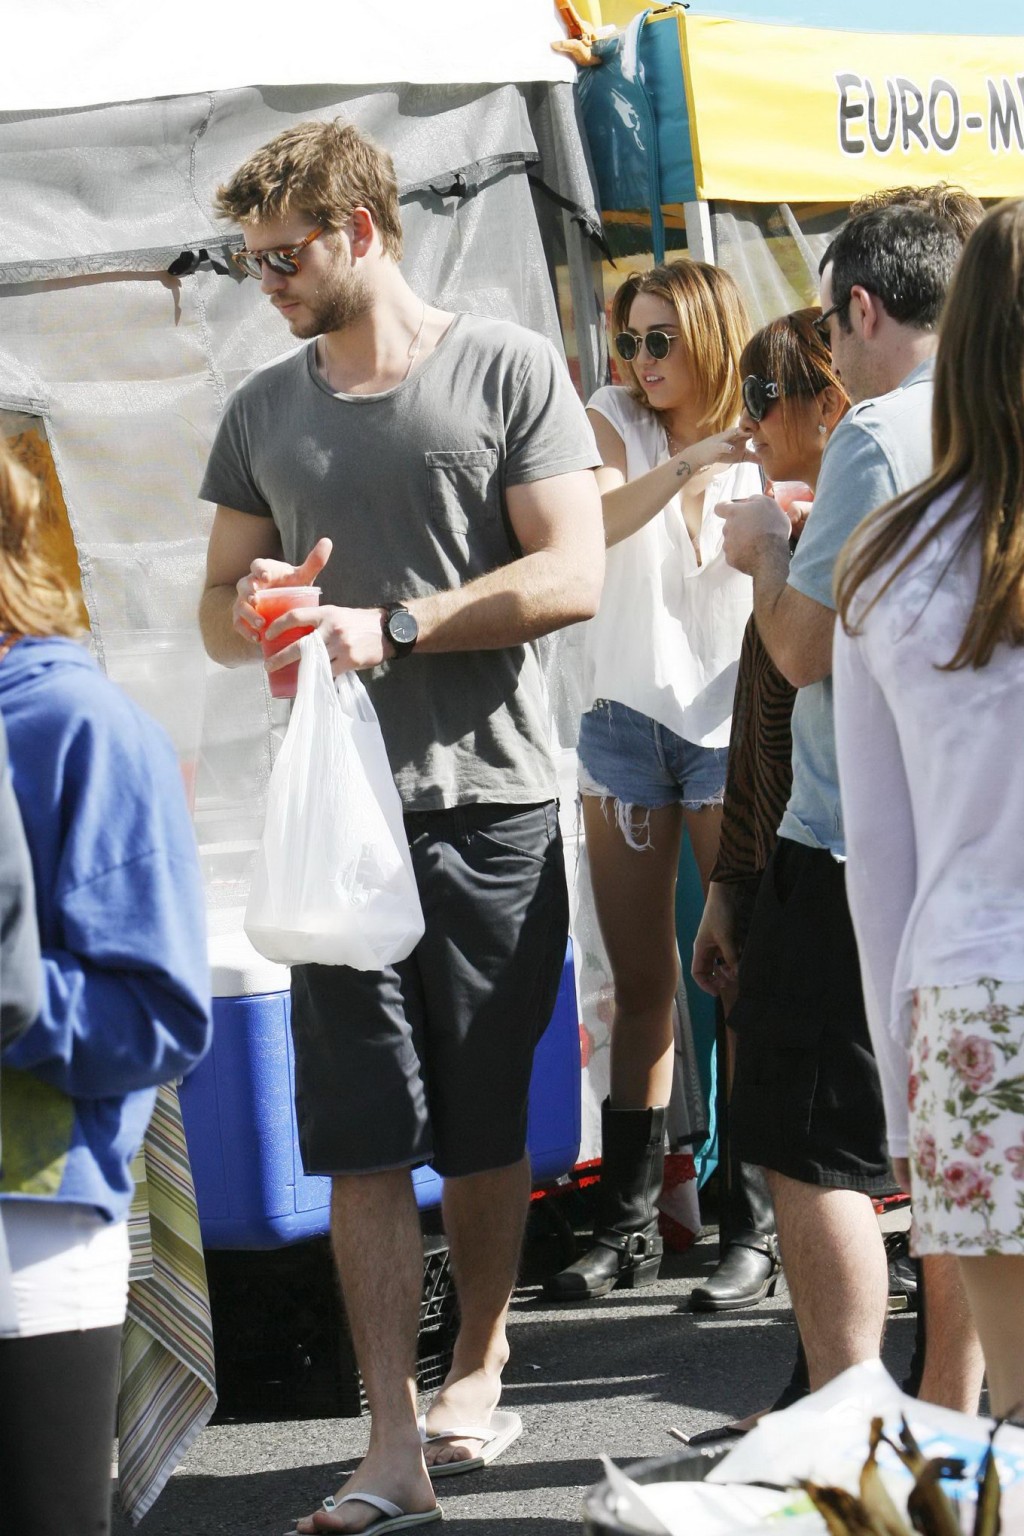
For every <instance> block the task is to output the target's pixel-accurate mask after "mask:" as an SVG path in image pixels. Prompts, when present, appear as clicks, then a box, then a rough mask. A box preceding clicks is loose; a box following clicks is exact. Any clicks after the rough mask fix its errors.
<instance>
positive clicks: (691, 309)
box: [612, 261, 750, 436]
mask: <svg viewBox="0 0 1024 1536" xmlns="http://www.w3.org/2000/svg"><path fill="white" fill-rule="evenodd" d="M639 293H653V294H655V295H656V296H657V297H658V298H659V299H666V300H667V301H668V303H669V304H671V305H672V306H673V308H674V309H675V312H676V315H677V317H678V320H679V337H680V341H679V344H680V346H681V347H683V349H684V350H685V352H686V353H687V355H688V356H689V358H690V360H691V362H692V364H693V371H694V374H695V376H696V379H697V391H698V398H697V400H696V402H695V403H696V405H697V408H698V412H699V416H700V424H701V427H702V428H703V429H704V431H705V432H706V433H707V434H708V435H709V436H710V434H711V433H713V432H724V431H725V429H726V427H731V426H732V425H733V423H734V422H735V421H736V419H737V417H738V416H739V413H740V403H741V399H742V396H741V393H740V386H741V380H742V374H741V373H740V353H741V352H742V350H743V343H744V342H745V341H746V339H747V337H748V336H749V335H750V321H749V320H748V319H747V310H746V306H745V304H744V303H743V295H742V294H741V293H740V290H739V288H738V287H737V286H736V282H735V280H734V279H733V278H731V277H730V276H729V274H728V272H725V271H723V270H722V268H721V267H712V266H710V265H709V264H708V263H707V262H703V261H669V262H665V263H664V265H662V266H659V267H651V269H650V271H648V272H636V273H634V274H633V276H632V277H628V278H627V279H626V281H625V282H624V283H623V284H622V286H621V288H619V289H618V290H617V292H616V294H615V297H614V299H613V300H612V330H613V332H615V334H618V333H619V332H620V331H625V330H628V328H629V312H630V310H631V309H632V307H633V300H634V299H635V298H636V296H637V294H639ZM622 376H623V382H624V384H625V387H626V389H627V390H628V391H629V393H630V394H631V395H632V397H633V399H634V400H636V401H637V403H638V404H640V405H643V406H645V407H646V408H647V409H648V410H650V409H651V407H650V405H649V403H648V400H647V396H646V395H645V394H644V392H643V390H642V389H641V387H640V385H639V384H638V383H637V380H636V377H635V375H634V373H633V371H632V369H623V370H622Z"/></svg>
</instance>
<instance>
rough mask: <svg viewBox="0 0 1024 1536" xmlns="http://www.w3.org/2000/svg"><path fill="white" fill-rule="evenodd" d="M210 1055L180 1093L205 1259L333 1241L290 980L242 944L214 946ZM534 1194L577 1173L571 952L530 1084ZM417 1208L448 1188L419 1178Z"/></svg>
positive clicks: (431, 1175) (427, 1175)
mask: <svg viewBox="0 0 1024 1536" xmlns="http://www.w3.org/2000/svg"><path fill="white" fill-rule="evenodd" d="M210 963H211V972H212V987H213V998H214V1003H213V1045H212V1047H211V1049H210V1052H209V1054H208V1055H207V1056H206V1057H205V1058H204V1060H203V1061H202V1062H200V1064H199V1066H198V1067H197V1068H196V1070H195V1071H194V1072H193V1073H191V1075H190V1076H189V1077H187V1078H186V1079H185V1081H184V1083H183V1084H182V1086H181V1090H180V1098H181V1113H182V1118H183V1120H184V1122H185V1135H186V1137H187V1139H188V1150H189V1157H190V1160H191V1163H192V1177H193V1179H194V1180H195V1187H196V1201H197V1203H198V1206H199V1222H200V1226H201V1228H202V1234H203V1244H204V1246H205V1247H206V1248H277V1247H282V1246H284V1245H286V1244H288V1243H296V1242H300V1241H302V1239H304V1238H308V1237H317V1236H320V1235H321V1234H322V1233H325V1232H326V1231H327V1230H328V1216H329V1208H330V1191H331V1182H330V1179H328V1178H321V1177H310V1176H309V1175H307V1174H305V1173H304V1172H303V1170H302V1158H301V1157H300V1155H299V1142H298V1129H297V1127H296V1124H295V1062H294V1057H293V1054H292V1039H291V1030H290V1028H289V1022H288V1021H289V1011H290V1005H291V1004H290V996H289V992H288V969H287V967H286V966H281V965H275V964H274V963H273V962H272V961H269V960H264V959H263V958H262V957H261V956H260V955H258V954H257V953H256V951H255V950H254V949H253V948H252V946H251V944H250V943H249V941H248V940H247V939H246V938H245V936H244V934H241V933H235V934H230V935H219V936H215V937H212V938H211V940H210ZM528 1138H529V1148H530V1155H531V1158H532V1161H533V1177H534V1182H535V1183H536V1184H545V1183H549V1182H550V1181H551V1180H553V1179H556V1178H558V1177H559V1175H560V1174H563V1173H568V1172H569V1170H570V1169H571V1168H572V1167H573V1166H574V1164H575V1162H576V1158H577V1156H578V1155H579V1146H580V1040H579V1018H578V1009H577V1005H576V985H575V977H574V974H573V962H572V945H571V944H570V945H569V948H568V950H567V952H566V958H565V968H564V970H563V972H562V981H561V985H560V987H559V991H558V998H557V1001H556V1003H555V1010H554V1013H553V1015H552V1017H551V1022H550V1023H549V1025H548V1027H547V1030H546V1031H545V1033H544V1036H543V1038H542V1039H541V1042H540V1044H539V1045H538V1047H537V1052H536V1056H535V1058H534V1067H533V1078H532V1081H531V1084H530V1116H529V1132H528ZM413 1185H414V1188H415V1191H416V1200H417V1204H418V1205H419V1206H420V1207H421V1208H423V1209H425V1208H427V1207H430V1206H435V1205H437V1204H439V1202H440V1199H441V1187H442V1185H441V1179H440V1178H439V1177H438V1175H437V1174H436V1173H435V1172H434V1171H433V1169H432V1168H429V1167H421V1168H416V1169H415V1170H414V1171H413Z"/></svg>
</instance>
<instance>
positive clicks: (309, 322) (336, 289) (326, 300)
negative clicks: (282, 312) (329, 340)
mask: <svg viewBox="0 0 1024 1536" xmlns="http://www.w3.org/2000/svg"><path fill="white" fill-rule="evenodd" d="M371 307H372V301H371V297H370V287H369V284H368V283H367V282H366V280H365V278H364V277H362V276H361V275H360V274H358V273H356V272H353V271H352V270H351V269H348V270H345V271H342V272H339V273H337V274H336V275H335V276H334V277H333V278H332V280H331V282H330V284H327V283H322V284H321V285H320V287H319V288H318V289H317V291H316V294H315V295H314V297H313V298H312V299H310V300H309V301H308V302H307V303H306V305H305V308H306V309H307V311H308V318H305V319H301V320H295V321H293V322H292V325H291V328H292V335H293V336H297V337H298V338H299V340H300V341H309V340H311V339H312V338H313V337H314V336H326V335H328V334H329V333H330V332H331V331H343V330H345V329H347V327H348V326H350V325H354V324H355V323H356V321H357V320H362V318H363V316H364V315H366V314H368V313H369V311H370V308H371Z"/></svg>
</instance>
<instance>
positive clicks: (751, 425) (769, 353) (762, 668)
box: [690, 307, 850, 1311]
mask: <svg viewBox="0 0 1024 1536" xmlns="http://www.w3.org/2000/svg"><path fill="white" fill-rule="evenodd" d="M820 318H821V311H820V309H818V308H817V307H815V308H811V309H802V310H798V311H796V312H795V313H794V314H789V315H783V316H782V317H781V318H780V319H778V320H773V321H771V322H770V323H769V324H768V325H766V326H764V327H763V328H762V329H761V330H760V331H758V332H757V334H756V335H755V336H753V337H752V338H751V340H750V341H749V342H748V343H747V345H746V347H745V348H744V350H743V356H742V358H741V359H740V367H741V369H742V371H743V375H744V378H743V414H742V416H741V418H740V426H741V427H742V429H743V430H744V431H745V432H746V433H748V434H749V441H748V445H747V452H748V453H749V454H750V456H751V457H752V458H753V459H755V460H756V462H757V463H758V464H759V465H760V466H761V469H762V471H763V472H764V475H765V478H766V480H768V481H769V483H770V484H771V485H772V487H777V488H778V489H777V490H776V495H777V496H778V499H779V502H780V504H784V505H785V510H786V511H787V512H788V513H789V516H790V519H791V521H792V524H793V540H794V542H795V540H796V539H797V538H798V537H799V535H800V530H801V528H802V526H803V522H804V519H805V518H806V515H807V512H808V511H809V508H810V498H811V497H813V494H814V489H815V486H816V484H817V479H818V472H819V470H820V468H821V459H822V454H823V453H824V451H825V445H826V444H827V442H828V440H829V438H830V437H831V435H832V432H833V430H834V429H835V427H836V425H837V424H838V422H839V421H840V420H841V419H842V417H843V415H844V414H845V412H846V411H847V409H848V408H849V403H850V402H849V399H848V397H847V395H846V392H845V391H844V389H843V387H842V385H841V384H840V382H839V379H838V377H837V376H836V373H835V369H834V368H833V365H832V357H831V353H830V352H829V349H828V347H827V346H826V345H825V342H824V341H823V340H822V339H821V335H820V326H819V323H820ZM801 489H802V491H803V495H802V496H801V495H800V494H799V493H800V491H801ZM783 490H785V492H786V498H785V502H783V494H782V493H783ZM794 492H796V495H795V497H794V495H793V493H794ZM791 498H792V499H791ZM795 697H796V690H795V689H794V688H793V687H791V685H790V684H789V683H788V682H787V681H786V679H785V678H784V677H783V676H782V674H781V672H779V671H778V670H777V668H776V667H775V666H774V664H773V663H772V660H771V658H770V656H769V655H768V652H767V650H766V649H765V647H764V645H763V644H762V642H761V638H760V635H759V634H758V630H757V625H756V624H755V622H754V620H753V617H751V619H750V621H749V623H748V624H747V628H746V632H745V634H744V636H743V649H742V651H741V653H740V665H739V675H738V677H737V680H736V695H735V698H734V700H733V714H732V734H731V736H730V740H729V768H728V774H727V776H726V782H725V801H724V806H723V813H722V833H721V838H720V841H719V848H718V858H717V862H716V864H715V868H714V870H713V872H712V875H711V883H710V886H709V889H708V893H707V902H706V905H705V908H704V916H703V917H702V919H701V923H700V927H699V929H698V931H697V938H696V942H695V944H694V951H693V967H692V974H693V978H694V980H695V981H696V982H697V983H698V985H699V986H701V987H702V988H703V989H704V991H705V992H710V993H712V994H713V995H714V996H716V997H718V998H719V999H720V1000H721V1002H722V1007H723V1012H724V1015H725V1017H728V1016H729V1013H730V1010H731V1008H732V1005H733V1003H734V1001H735V987H736V970H737V965H738V962H739V955H740V951H741V949H742V947H743V940H744V935H745V932H746V926H747V923H748V921H749V918H750V913H751V910H752V907H753V901H754V896H755V894H756V891H757V886H758V883H759V882H760V879H761V875H762V872H763V871H764V868H765V866H766V865H767V863H768V857H769V855H770V853H771V850H772V848H773V847H774V845H775V838H776V833H777V830H778V826H779V823H780V821H781V820H782V813H783V811H784V810H785V807H786V802H787V800H788V799H789V792H790V786H791V779H792V765H791V758H790V752H791V738H790V725H789V722H790V716H791V714H792V711H793V701H794V699H795ZM730 1035H731V1031H730V1030H729V1029H728V1028H727V1027H726V1028H724V1029H723V1030H722V1031H721V1033H720V1047H721V1051H720V1057H719V1060H720V1061H724V1062H726V1063H727V1066H726V1070H725V1071H724V1072H722V1073H721V1074H720V1077H719V1083H720V1085H722V1086H723V1087H725V1089H726V1091H725V1092H723V1093H722V1094H721V1098H720V1115H719V1136H720V1157H719V1166H720V1168H721V1170H722V1173H723V1174H724V1185H725V1194H724V1199H723V1203H722V1218H721V1228H720V1231H721V1237H720V1247H719V1263H718V1267H717V1268H716V1269H715V1271H714V1272H713V1273H712V1274H711V1275H710V1276H709V1277H708V1279H707V1281H706V1282H705V1283H704V1284H703V1285H701V1286H698V1287H697V1288H696V1289H695V1290H694V1291H693V1292H692V1294H691V1297H690V1306H691V1307H692V1308H693V1309H694V1310H696V1311H724V1310H728V1309H733V1308H736V1307H743V1306H750V1305H752V1304H753V1303H755V1302H757V1301H760V1300H762V1299H763V1297H764V1296H765V1295H766V1294H767V1291H768V1288H769V1285H770V1283H771V1280H772V1278H773V1276H774V1275H775V1273H776V1272H777V1270H778V1256H777V1244H776V1241H775V1222H774V1216H773V1213H772V1208H771V1200H770V1197H769V1194H768V1189H767V1185H766V1182H765V1179H764V1175H763V1173H762V1172H761V1170H760V1169H757V1168H753V1167H751V1166H750V1165H749V1164H747V1163H740V1162H738V1161H737V1160H736V1159H735V1158H734V1157H733V1156H732V1155H731V1148H730V1138H729V1135H728V1093H727V1089H728V1083H729V1080H730V1078H731V1062H732V1049H731V1041H730Z"/></svg>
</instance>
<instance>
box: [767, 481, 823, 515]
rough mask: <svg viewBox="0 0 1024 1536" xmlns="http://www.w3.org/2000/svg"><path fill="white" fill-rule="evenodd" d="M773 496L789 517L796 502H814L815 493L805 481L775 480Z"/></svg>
mask: <svg viewBox="0 0 1024 1536" xmlns="http://www.w3.org/2000/svg"><path fill="white" fill-rule="evenodd" d="M772 495H773V496H774V497H775V500H776V501H777V502H778V504H779V506H780V507H781V508H782V510H783V512H785V513H786V514H787V516H788V515H789V509H790V507H792V505H793V503H794V501H813V500H814V492H813V491H812V490H811V488H810V486H809V485H806V484H805V483H804V481H803V480H773V481H772Z"/></svg>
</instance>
